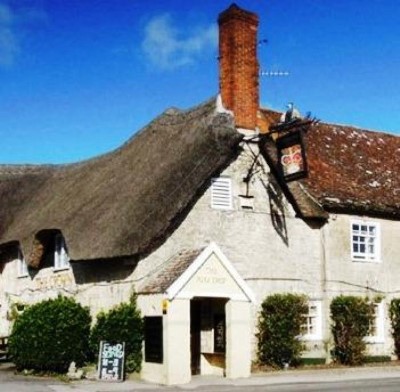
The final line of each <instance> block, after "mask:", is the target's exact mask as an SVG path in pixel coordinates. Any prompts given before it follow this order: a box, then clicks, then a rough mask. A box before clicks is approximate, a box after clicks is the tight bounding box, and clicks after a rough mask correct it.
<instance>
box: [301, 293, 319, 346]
mask: <svg viewBox="0 0 400 392" xmlns="http://www.w3.org/2000/svg"><path fill="white" fill-rule="evenodd" d="M302 329H303V336H302V338H303V339H304V340H321V339H322V307H321V301H310V302H309V303H308V312H307V314H305V315H304V323H303V325H302Z"/></svg>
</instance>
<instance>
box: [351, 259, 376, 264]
mask: <svg viewBox="0 0 400 392" xmlns="http://www.w3.org/2000/svg"><path fill="white" fill-rule="evenodd" d="M351 261H352V262H353V263H360V264H381V263H382V260H380V259H377V260H366V259H351Z"/></svg>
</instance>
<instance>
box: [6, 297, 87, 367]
mask: <svg viewBox="0 0 400 392" xmlns="http://www.w3.org/2000/svg"><path fill="white" fill-rule="evenodd" d="M90 324H91V317H90V314H89V309H88V308H84V307H82V306H81V305H80V304H79V303H77V302H75V300H73V299H71V298H66V297H61V296H60V297H58V298H56V299H50V300H46V301H43V302H39V303H37V304H35V305H32V306H29V307H28V308H26V310H25V311H24V312H23V313H22V314H21V315H20V316H18V318H17V319H16V321H15V323H14V325H13V328H12V332H11V336H10V339H9V351H10V354H11V356H12V358H13V361H14V363H15V365H16V367H17V369H18V370H22V369H32V370H35V371H51V372H61V373H64V372H66V371H67V370H68V367H69V365H70V363H71V362H72V361H75V362H76V364H77V365H78V366H81V365H83V363H84V362H85V360H86V359H87V356H88V353H89V347H88V341H89V334H90Z"/></svg>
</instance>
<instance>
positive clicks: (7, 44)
mask: <svg viewBox="0 0 400 392" xmlns="http://www.w3.org/2000/svg"><path fill="white" fill-rule="evenodd" d="M46 20H47V15H46V13H45V12H44V11H43V10H41V9H39V8H32V7H25V8H24V7H19V8H18V11H17V10H16V9H13V8H12V7H11V6H10V5H8V4H7V3H6V2H4V1H1V0H0V67H9V66H11V65H13V64H14V62H15V59H16V57H17V56H18V54H19V53H20V51H21V42H20V39H19V37H20V34H19V33H20V30H21V29H22V30H24V29H26V28H29V27H30V26H31V25H34V24H36V23H43V22H44V21H46Z"/></svg>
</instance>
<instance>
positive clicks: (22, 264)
mask: <svg viewBox="0 0 400 392" xmlns="http://www.w3.org/2000/svg"><path fill="white" fill-rule="evenodd" d="M25 276H28V266H27V264H26V261H25V257H24V255H23V253H22V251H21V249H19V248H18V277H20V278H23V277H25Z"/></svg>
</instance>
